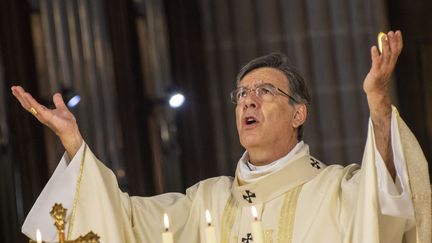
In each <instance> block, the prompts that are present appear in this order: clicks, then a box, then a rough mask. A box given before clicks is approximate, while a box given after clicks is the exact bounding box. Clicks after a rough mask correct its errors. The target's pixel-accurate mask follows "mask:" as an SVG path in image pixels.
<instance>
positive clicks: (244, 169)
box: [239, 141, 305, 181]
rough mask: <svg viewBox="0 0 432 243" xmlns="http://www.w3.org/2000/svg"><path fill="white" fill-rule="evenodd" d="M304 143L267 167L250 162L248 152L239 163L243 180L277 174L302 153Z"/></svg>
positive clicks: (298, 144)
mask: <svg viewBox="0 0 432 243" xmlns="http://www.w3.org/2000/svg"><path fill="white" fill-rule="evenodd" d="M304 145H305V144H304V142H303V141H300V142H298V143H297V144H296V146H295V147H294V148H293V149H291V151H290V152H289V153H288V154H287V155H285V156H284V157H282V158H280V159H278V160H275V161H273V162H271V163H270V164H267V165H261V166H256V165H253V164H251V163H250V162H249V153H248V152H247V151H245V152H244V154H243V156H242V157H241V158H240V160H239V163H240V166H239V172H240V176H241V178H242V179H243V180H246V181H247V180H251V179H256V178H258V177H261V176H263V175H267V174H269V173H272V172H275V171H277V170H279V169H280V168H282V167H283V166H285V165H287V164H289V162H290V160H291V158H292V157H294V155H295V154H297V153H298V151H300V149H301V148H302V147H303V146H304Z"/></svg>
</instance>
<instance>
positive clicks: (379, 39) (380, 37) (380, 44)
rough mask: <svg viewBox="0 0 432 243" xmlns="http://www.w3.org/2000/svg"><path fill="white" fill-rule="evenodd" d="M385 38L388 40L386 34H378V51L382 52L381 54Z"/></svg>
mask: <svg viewBox="0 0 432 243" xmlns="http://www.w3.org/2000/svg"><path fill="white" fill-rule="evenodd" d="M383 36H385V38H387V36H386V34H384V33H383V32H380V33H379V34H378V50H379V51H380V53H382V37H383Z"/></svg>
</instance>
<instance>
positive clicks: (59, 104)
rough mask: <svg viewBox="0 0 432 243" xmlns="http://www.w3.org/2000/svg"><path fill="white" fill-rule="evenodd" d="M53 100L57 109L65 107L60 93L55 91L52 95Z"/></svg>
mask: <svg viewBox="0 0 432 243" xmlns="http://www.w3.org/2000/svg"><path fill="white" fill-rule="evenodd" d="M53 102H54V105H55V107H56V108H59V109H67V107H66V104H65V103H64V100H63V97H62V95H61V94H60V93H55V94H54V95H53Z"/></svg>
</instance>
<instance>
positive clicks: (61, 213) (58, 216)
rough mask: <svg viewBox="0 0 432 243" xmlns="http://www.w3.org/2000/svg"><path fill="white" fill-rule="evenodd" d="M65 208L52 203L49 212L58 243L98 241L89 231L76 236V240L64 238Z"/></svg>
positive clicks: (97, 237) (92, 242) (96, 236)
mask: <svg viewBox="0 0 432 243" xmlns="http://www.w3.org/2000/svg"><path fill="white" fill-rule="evenodd" d="M66 210H67V209H65V208H64V207H63V206H62V205H61V204H58V203H56V204H54V206H53V208H52V210H51V212H50V214H51V217H53V219H54V225H55V226H56V228H57V232H58V236H59V241H58V242H59V243H99V239H100V237H99V236H98V235H97V234H95V233H93V231H90V232H89V233H87V234H86V235H84V236H80V237H78V238H77V239H76V240H65V232H64V230H65V225H66V221H65V219H66ZM29 243H36V241H34V240H29Z"/></svg>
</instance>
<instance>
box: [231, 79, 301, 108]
mask: <svg viewBox="0 0 432 243" xmlns="http://www.w3.org/2000/svg"><path fill="white" fill-rule="evenodd" d="M251 91H255V95H256V97H258V98H260V99H262V100H263V101H267V102H271V101H273V99H274V97H275V96H276V95H277V94H280V95H283V96H285V97H287V98H288V99H291V100H292V101H294V102H295V103H299V102H298V101H297V100H296V99H294V98H293V97H292V96H291V95H289V94H287V93H285V92H284V91H283V90H281V89H279V88H277V87H275V86H274V85H273V84H269V83H264V84H260V85H258V86H256V87H255V88H253V89H249V88H246V87H239V88H237V89H235V90H233V91H232V92H231V102H232V103H234V104H240V103H242V102H243V101H244V100H245V99H246V97H247V96H248V95H249V93H250V92H251ZM278 91H279V92H278Z"/></svg>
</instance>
